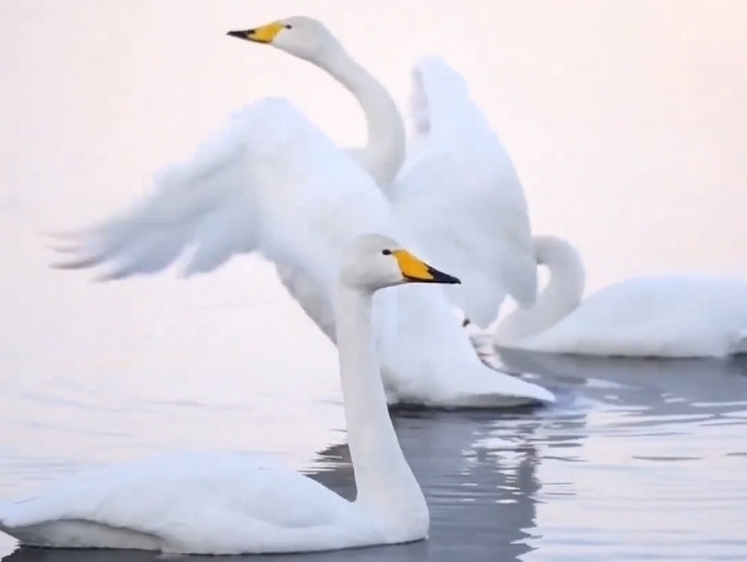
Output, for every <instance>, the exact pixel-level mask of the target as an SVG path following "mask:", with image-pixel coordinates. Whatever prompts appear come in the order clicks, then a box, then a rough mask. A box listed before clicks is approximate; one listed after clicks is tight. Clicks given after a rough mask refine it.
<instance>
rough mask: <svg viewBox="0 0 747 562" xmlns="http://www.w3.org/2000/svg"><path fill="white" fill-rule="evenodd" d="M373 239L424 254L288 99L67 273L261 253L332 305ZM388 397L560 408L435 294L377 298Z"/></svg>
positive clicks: (235, 124) (223, 137)
mask: <svg viewBox="0 0 747 562" xmlns="http://www.w3.org/2000/svg"><path fill="white" fill-rule="evenodd" d="M366 232H380V233H383V234H387V235H391V236H394V237H396V238H397V239H400V240H402V241H403V242H405V243H407V244H408V246H411V247H413V248H415V249H416V250H419V249H420V248H419V245H418V244H416V243H414V241H413V240H412V239H413V237H412V236H411V235H410V234H409V232H406V229H405V228H403V225H402V224H400V223H399V222H398V221H397V220H396V217H395V216H394V215H393V213H392V211H391V206H390V204H389V202H388V201H387V200H386V198H385V197H384V195H383V194H382V193H381V191H380V190H379V189H377V188H376V186H375V184H374V182H373V180H372V179H371V178H370V176H368V175H367V174H366V173H365V172H363V171H362V170H361V169H360V168H359V167H358V166H357V165H356V164H355V163H354V162H353V161H352V160H351V159H349V158H348V157H347V156H346V155H345V153H344V152H342V151H340V150H339V149H337V148H336V147H335V146H334V145H333V144H332V143H331V142H330V141H329V139H328V138H327V137H325V136H324V135H323V134H322V133H321V132H320V131H319V130H318V129H316V128H315V127H314V126H312V125H311V124H310V123H309V122H308V121H307V120H306V119H305V118H304V117H303V115H302V114H300V113H299V112H298V111H297V110H295V109H294V108H292V107H291V106H290V105H289V104H288V103H287V102H285V101H283V100H278V99H268V100H261V101H259V102H256V103H255V104H252V105H249V106H246V107H245V108H244V109H242V110H241V111H238V112H236V113H235V114H234V115H232V116H231V117H230V118H229V119H228V120H227V122H226V123H225V124H224V126H223V128H222V129H221V130H220V131H219V132H217V133H216V134H214V135H213V136H212V137H211V139H210V140H209V141H208V142H206V143H205V144H204V145H203V146H201V147H200V148H199V149H198V151H197V152H196V154H195V155H194V156H193V158H192V159H191V160H189V161H187V162H184V163H181V164H175V165H172V166H170V167H168V168H166V169H165V170H164V171H163V172H162V173H160V174H158V175H157V177H156V181H155V186H154V189H153V191H152V192H151V194H150V195H148V196H147V197H145V198H144V199H143V200H141V201H140V202H139V203H138V204H136V205H135V206H134V207H133V208H132V209H131V210H130V211H128V212H127V213H125V214H123V215H120V216H118V217H115V218H114V219H112V220H109V221H106V222H104V223H102V224H100V225H98V226H96V227H94V228H92V229H89V230H86V231H83V232H80V233H78V234H77V235H74V238H73V240H72V241H73V242H74V245H73V247H72V248H70V250H71V251H73V252H75V253H74V254H73V255H72V257H70V259H69V260H68V261H67V262H66V263H63V264H61V266H63V267H73V268H74V267H92V266H95V265H104V266H107V270H106V272H105V273H104V278H106V279H120V278H124V277H128V276H131V275H136V274H141V273H155V272H157V271H159V270H161V269H164V268H165V267H167V266H168V265H169V264H170V263H172V262H174V261H175V260H177V258H178V257H179V256H181V255H182V254H186V255H187V258H186V264H185V267H184V271H185V273H186V274H187V275H190V274H193V273H197V272H207V271H211V270H212V269H215V268H216V267H218V266H219V265H221V264H222V263H224V262H225V261H227V260H228V259H229V258H230V257H231V256H232V255H234V254H237V253H246V252H251V251H259V252H261V253H262V254H263V255H264V256H265V257H267V258H268V259H270V260H272V261H274V262H275V263H278V264H281V265H282V266H284V267H287V268H290V269H292V270H293V271H296V272H300V273H301V274H302V275H303V277H304V278H305V279H307V280H310V282H312V283H313V284H314V285H315V286H316V287H321V288H323V289H324V292H323V293H322V296H323V298H324V299H326V300H327V301H329V298H330V295H329V287H330V283H331V282H332V281H333V280H334V279H335V276H336V274H337V271H338V267H339V258H340V248H341V247H342V245H343V244H344V243H345V242H346V241H347V240H349V239H350V238H351V237H353V236H355V235H357V234H362V233H366ZM374 313H375V317H374V321H375V325H376V330H377V344H378V349H379V353H380V356H381V362H382V371H383V377H384V383H385V385H386V388H387V391H388V394H389V399H390V401H391V402H401V401H404V402H412V403H419V404H424V405H429V406H446V407H449V406H478V407H490V406H502V405H511V404H516V403H525V402H533V401H553V397H552V395H551V394H550V393H549V392H547V391H546V390H544V389H542V388H540V387H538V386H536V385H532V384H529V383H526V382H523V381H520V380H518V379H516V378H514V377H511V376H509V375H505V374H502V373H496V372H495V371H493V370H491V369H488V368H486V367H485V366H484V365H482V363H481V362H480V361H479V359H478V358H477V357H476V355H475V353H474V350H473V349H472V346H471V344H470V342H469V339H468V337H467V335H466V334H465V333H464V332H463V330H461V328H460V326H459V324H458V322H456V321H455V319H454V315H453V312H452V307H451V306H450V305H449V303H448V301H447V299H446V298H445V296H444V293H443V291H442V289H441V288H440V287H415V288H410V287H406V288H403V289H401V290H400V291H397V292H396V294H395V293H390V292H389V293H388V292H386V291H384V292H382V293H381V294H378V295H377V296H376V298H375V308H374Z"/></svg>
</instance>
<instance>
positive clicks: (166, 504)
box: [0, 234, 458, 554]
mask: <svg viewBox="0 0 747 562" xmlns="http://www.w3.org/2000/svg"><path fill="white" fill-rule="evenodd" d="M413 282H420V283H426V282H427V283H458V280H457V279H456V278H454V277H451V276H450V275H447V274H444V273H442V272H440V271H438V270H435V269H433V268H431V267H429V266H428V265H426V264H425V263H423V262H421V261H420V260H419V259H417V258H416V257H414V256H413V255H412V254H410V253H409V252H407V251H406V250H403V249H402V248H401V247H400V246H399V244H397V243H396V242H395V241H394V240H392V239H390V238H388V237H385V236H380V235H374V234H367V235H362V236H358V237H356V238H355V239H354V240H353V242H352V243H351V244H350V245H349V247H347V248H346V249H345V251H344V254H343V261H342V265H341V268H340V273H339V282H338V283H337V287H336V288H335V289H334V306H335V315H336V324H337V337H338V349H339V354H340V378H341V381H342V394H343V400H344V406H345V423H346V426H347V432H348V442H349V447H350V455H351V458H352V462H353V467H354V471H355V481H356V487H357V490H358V495H357V498H356V500H355V501H354V502H349V501H347V500H345V499H343V498H342V497H340V496H338V495H337V494H335V493H334V492H332V491H331V490H329V489H327V488H325V487H324V486H322V485H321V484H319V483H318V482H316V481H314V480H311V479H310V478H307V477H305V476H302V475H301V474H298V473H297V472H293V471H291V470H289V469H286V468H283V467H282V466H280V465H277V464H273V463H271V462H267V461H264V462H262V461H260V460H258V459H256V458H251V457H246V456H241V455H234V456H194V455H193V456H177V457H165V458H161V459H157V460H146V461H138V462H136V463H132V464H130V465H124V466H118V467H117V466H115V467H110V468H101V469H97V470H93V471H91V472H88V473H83V474H81V475H77V476H74V477H68V478H66V479H63V480H62V481H60V482H57V483H55V484H52V485H51V486H48V487H47V489H45V490H42V491H40V492H39V493H38V494H37V495H36V496H33V497H31V498H28V499H25V500H21V501H19V502H16V503H13V504H8V505H6V506H4V507H2V508H0V530H3V531H5V532H6V533H9V534H11V535H12V536H14V537H16V538H18V539H19V540H21V541H22V542H23V543H25V544H33V545H40V546H52V547H83V548H90V547H100V548H107V547H108V548H130V549H144V550H160V551H166V552H178V553H193V554H241V553H261V552H308V551H318V550H329V549H339V548H349V547H358V546H367V545H374V544H392V543H400V542H409V541H414V540H420V539H423V538H425V537H426V535H427V533H428V524H429V516H428V508H427V506H426V503H425V498H424V497H423V494H422V492H421V490H420V487H419V485H418V483H417V481H416V480H415V477H414V476H413V474H412V471H411V470H410V467H409V465H408V464H407V461H406V460H405V457H404V455H403V453H402V450H401V448H400V447H399V443H398V442H397V436H396V434H395V432H394V428H393V426H392V423H391V420H390V419H389V413H388V411H387V406H386V399H385V395H384V388H383V386H382V382H381V375H380V372H379V365H378V361H377V357H376V351H375V344H374V331H373V327H372V311H373V302H372V301H373V299H372V296H373V294H374V292H375V291H377V290H379V289H382V288H384V287H390V286H395V285H400V284H404V283H413Z"/></svg>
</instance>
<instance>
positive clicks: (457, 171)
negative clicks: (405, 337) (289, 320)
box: [229, 16, 537, 340]
mask: <svg viewBox="0 0 747 562" xmlns="http://www.w3.org/2000/svg"><path fill="white" fill-rule="evenodd" d="M229 35H232V36H234V37H239V38H241V39H247V40H249V41H254V42H257V43H266V44H269V45H272V46H274V47H277V48H278V49H281V50H283V51H285V52H288V53H290V54H292V55H294V56H296V57H299V58H301V59H304V60H307V61H309V62H311V63H313V64H315V65H316V66H318V67H320V68H321V69H323V70H324V71H326V72H327V73H329V74H330V75H331V76H332V77H333V78H335V79H336V80H337V81H338V82H340V83H341V84H342V85H343V86H345V87H346V88H347V89H348V90H349V91H350V92H351V93H352V94H353V96H355V98H356V99H357V100H358V102H359V103H360V105H361V108H362V109H363V112H364V114H365V117H366V122H367V126H368V139H367V142H366V145H365V147H363V148H360V149H353V150H350V154H351V156H353V158H354V159H355V160H356V161H357V162H358V163H359V164H360V165H361V167H362V168H363V169H364V170H366V171H367V172H369V173H370V174H371V175H372V176H373V177H374V179H375V180H376V182H377V184H378V185H379V186H380V187H381V188H382V190H383V191H384V193H385V195H386V196H387V198H388V199H389V200H390V202H391V203H392V206H393V208H394V212H395V214H396V215H397V216H398V217H399V218H400V220H402V221H403V223H404V224H407V225H408V227H409V228H410V232H411V233H412V234H413V236H414V237H415V240H417V241H418V242H419V244H420V246H421V247H422V248H423V249H424V250H425V251H426V252H427V253H428V254H430V255H432V256H433V257H435V258H437V259H438V263H439V264H440V267H442V268H445V269H449V270H450V271H454V272H455V274H457V275H459V276H460V278H461V279H462V282H463V284H462V285H460V286H459V287H449V288H447V289H446V291H447V295H448V296H449V298H450V300H451V301H452V303H453V304H455V305H456V306H458V307H459V308H461V309H463V310H464V311H465V312H466V314H467V316H468V317H469V318H470V319H471V320H472V321H474V322H476V323H478V324H480V325H482V326H487V325H488V324H489V323H490V322H492V321H493V320H494V319H495V317H496V316H497V314H498V309H499V307H500V305H501V303H502V301H503V300H504V298H505V296H506V293H507V292H508V293H509V294H511V296H512V297H514V299H515V300H516V301H517V302H519V303H520V304H521V305H523V306H531V305H532V304H533V303H534V299H535V297H536V292H537V275H536V267H535V263H534V255H533V250H532V245H531V229H530V224H529V215H528V211H527V204H526V201H525V199H524V193H523V190H522V187H521V183H520V182H519V178H518V176H517V174H516V171H515V169H514V167H513V164H512V162H511V159H510V157H509V156H508V154H507V152H506V151H505V149H504V148H503V146H502V145H501V143H500V142H499V141H498V139H497V138H496V136H495V133H493V131H492V130H491V129H490V126H489V124H488V122H487V120H486V119H485V117H484V116H483V115H482V113H481V112H480V110H479V108H478V107H477V106H475V104H474V103H473V102H472V100H471V99H470V97H469V92H468V90H467V86H466V83H465V82H464V79H463V78H462V77H461V76H460V75H459V74H458V73H456V72H455V71H454V70H452V69H451V68H449V67H448V66H447V65H446V64H445V63H444V62H443V61H441V60H439V59H437V58H427V59H424V60H422V61H420V63H419V64H418V65H417V66H416V67H415V69H414V70H413V73H412V75H413V84H414V87H413V92H412V96H411V102H412V112H413V114H414V115H413V117H414V121H415V130H414V133H413V135H412V137H411V139H410V142H409V143H407V142H406V138H405V126H404V122H403V119H402V116H401V115H400V113H399V111H398V110H397V106H396V104H395V102H394V100H393V99H392V98H391V96H390V95H389V93H388V92H387V90H386V89H385V88H384V87H383V86H382V85H381V84H380V83H379V82H378V81H377V80H376V79H375V78H374V77H373V76H372V75H371V74H370V73H369V72H367V71H366V70H365V69H364V68H363V67H362V66H361V65H359V64H358V63H357V62H355V61H354V60H353V59H352V58H351V57H350V56H349V55H348V54H347V52H346V51H345V49H344V48H343V47H342V45H341V44H340V43H339V41H338V40H337V39H336V38H335V37H334V36H333V35H332V34H331V33H330V32H329V31H328V30H327V28H326V27H325V26H324V25H323V24H322V23H320V22H318V21H317V20H314V19H311V18H307V17H302V16H294V17H290V18H287V19H283V20H279V21H276V22H273V23H270V24H268V25H264V26H261V27H257V28H255V29H249V30H246V31H231V32H229ZM407 144H409V147H408V148H409V154H408V157H407V161H405V147H406V145H407ZM403 164H404V166H403ZM423 215H426V216H428V219H427V220H422V217H423ZM279 273H280V276H281V279H282V281H283V283H284V284H285V285H286V287H287V288H288V290H289V291H290V292H291V294H292V295H293V296H294V297H295V298H296V299H297V300H298V301H299V302H300V303H301V305H302V307H303V308H304V310H306V312H307V313H308V314H309V315H310V316H311V317H312V319H313V320H314V321H315V322H316V323H317V325H319V327H320V328H321V329H322V330H323V331H324V332H325V333H326V334H327V335H328V336H330V337H331V338H332V339H333V340H334V335H333V326H332V325H331V316H332V315H331V311H330V309H329V304H328V303H325V302H324V299H323V298H322V297H321V296H319V293H320V291H319V290H318V289H316V288H315V287H314V286H313V284H312V283H310V282H309V280H307V279H304V278H303V277H300V278H299V277H298V276H297V273H296V272H294V271H292V270H289V269H287V268H280V270H279Z"/></svg>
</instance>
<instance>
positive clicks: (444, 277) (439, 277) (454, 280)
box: [430, 269, 462, 285]
mask: <svg viewBox="0 0 747 562" xmlns="http://www.w3.org/2000/svg"><path fill="white" fill-rule="evenodd" d="M430 273H431V275H432V276H433V282H434V283H443V284H445V285H461V284H462V282H461V281H460V280H459V278H458V277H454V276H453V275H449V274H448V273H444V272H443V271H438V270H437V269H433V270H431V272H430Z"/></svg>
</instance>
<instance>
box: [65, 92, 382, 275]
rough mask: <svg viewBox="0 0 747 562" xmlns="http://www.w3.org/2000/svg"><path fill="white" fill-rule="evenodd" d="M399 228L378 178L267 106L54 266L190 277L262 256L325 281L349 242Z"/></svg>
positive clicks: (243, 113) (283, 110)
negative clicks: (169, 271)
mask: <svg viewBox="0 0 747 562" xmlns="http://www.w3.org/2000/svg"><path fill="white" fill-rule="evenodd" d="M393 228H394V225H393V222H392V216H391V209H390V207H389V204H388V202H387V201H386V200H385V199H384V197H383V195H382V194H381V193H380V192H379V190H377V189H375V185H374V183H373V180H372V179H371V178H370V177H368V175H366V174H365V173H364V172H362V171H361V170H359V169H358V168H357V166H356V165H355V164H354V163H353V162H352V161H350V160H349V158H347V157H346V156H345V155H344V153H342V152H341V151H339V150H338V149H337V148H336V147H335V146H334V145H333V144H332V142H331V141H330V140H329V139H327V137H325V136H324V135H323V134H322V133H321V132H320V131H319V130H318V129H316V128H315V127H314V126H313V125H312V124H311V123H310V122H308V121H307V120H306V118H305V117H304V116H303V115H302V114H301V113H300V112H299V111H297V110H296V109H295V108H294V107H292V106H291V105H290V104H289V103H288V102H287V101H285V100H280V99H264V100H260V101H259V102H256V103H254V104H251V105H248V106H245V107H244V108H242V109H241V110H240V111H238V112H236V113H234V114H233V115H231V116H230V117H229V118H228V119H227V120H226V122H225V123H224V124H223V126H222V128H221V129H220V130H218V131H217V132H216V133H215V134H213V135H212V136H211V137H210V138H209V139H208V141H207V142H205V143H204V144H202V145H201V146H200V147H199V148H198V149H197V151H196V152H195V153H194V154H193V156H192V158H191V159H189V160H187V161H185V162H181V163H177V164H172V165H170V166H168V167H167V168H165V169H163V170H161V171H160V172H158V173H157V174H156V175H155V177H154V182H153V186H152V188H151V191H150V193H149V194H148V195H146V196H144V197H143V198H142V199H141V200H140V201H139V202H138V203H137V204H136V205H134V206H133V207H132V208H130V209H129V210H128V211H127V212H125V213H123V214H121V215H119V216H116V217H113V218H111V219H109V220H107V221H104V222H103V223H100V224H98V225H96V226H94V227H92V228H89V229H86V230H84V231H82V232H76V233H71V234H69V235H67V236H65V237H64V238H65V240H64V242H65V245H66V247H65V246H63V247H62V248H58V249H59V250H60V252H61V253H62V254H63V256H64V259H63V261H62V262H60V263H58V264H56V265H55V267H59V268H65V269H79V268H91V267H96V266H104V267H106V268H107V269H106V271H105V273H103V275H102V276H101V277H100V278H101V279H104V280H115V279H124V278H126V277H130V276H133V275H138V274H153V273H157V272H159V271H162V270H163V269H165V268H167V267H169V266H170V265H171V264H173V263H174V262H176V261H177V260H178V259H179V258H180V257H182V256H185V262H186V263H185V265H184V267H183V269H182V273H183V275H185V276H190V275H194V274H198V273H206V272H209V271H213V270H214V269H216V268H218V267H220V266H221V265H222V264H224V263H225V262H227V261H228V260H229V259H230V258H231V257H232V256H234V255H236V254H241V253H248V252H253V251H259V252H261V253H262V254H264V255H265V256H266V257H268V258H269V259H271V260H272V261H275V262H276V263H281V264H287V265H288V266H290V267H293V268H294V269H296V270H300V271H303V272H304V273H305V275H307V276H309V277H310V278H311V279H313V280H314V281H315V282H317V283H326V282H327V281H328V280H329V279H330V276H331V275H332V274H333V273H334V271H336V262H337V259H338V252H339V250H340V248H341V247H342V244H343V243H344V241H345V240H347V239H348V238H349V237H351V236H353V235H355V234H359V233H362V232H368V231H378V232H381V233H385V234H386V233H392V231H393Z"/></svg>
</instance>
